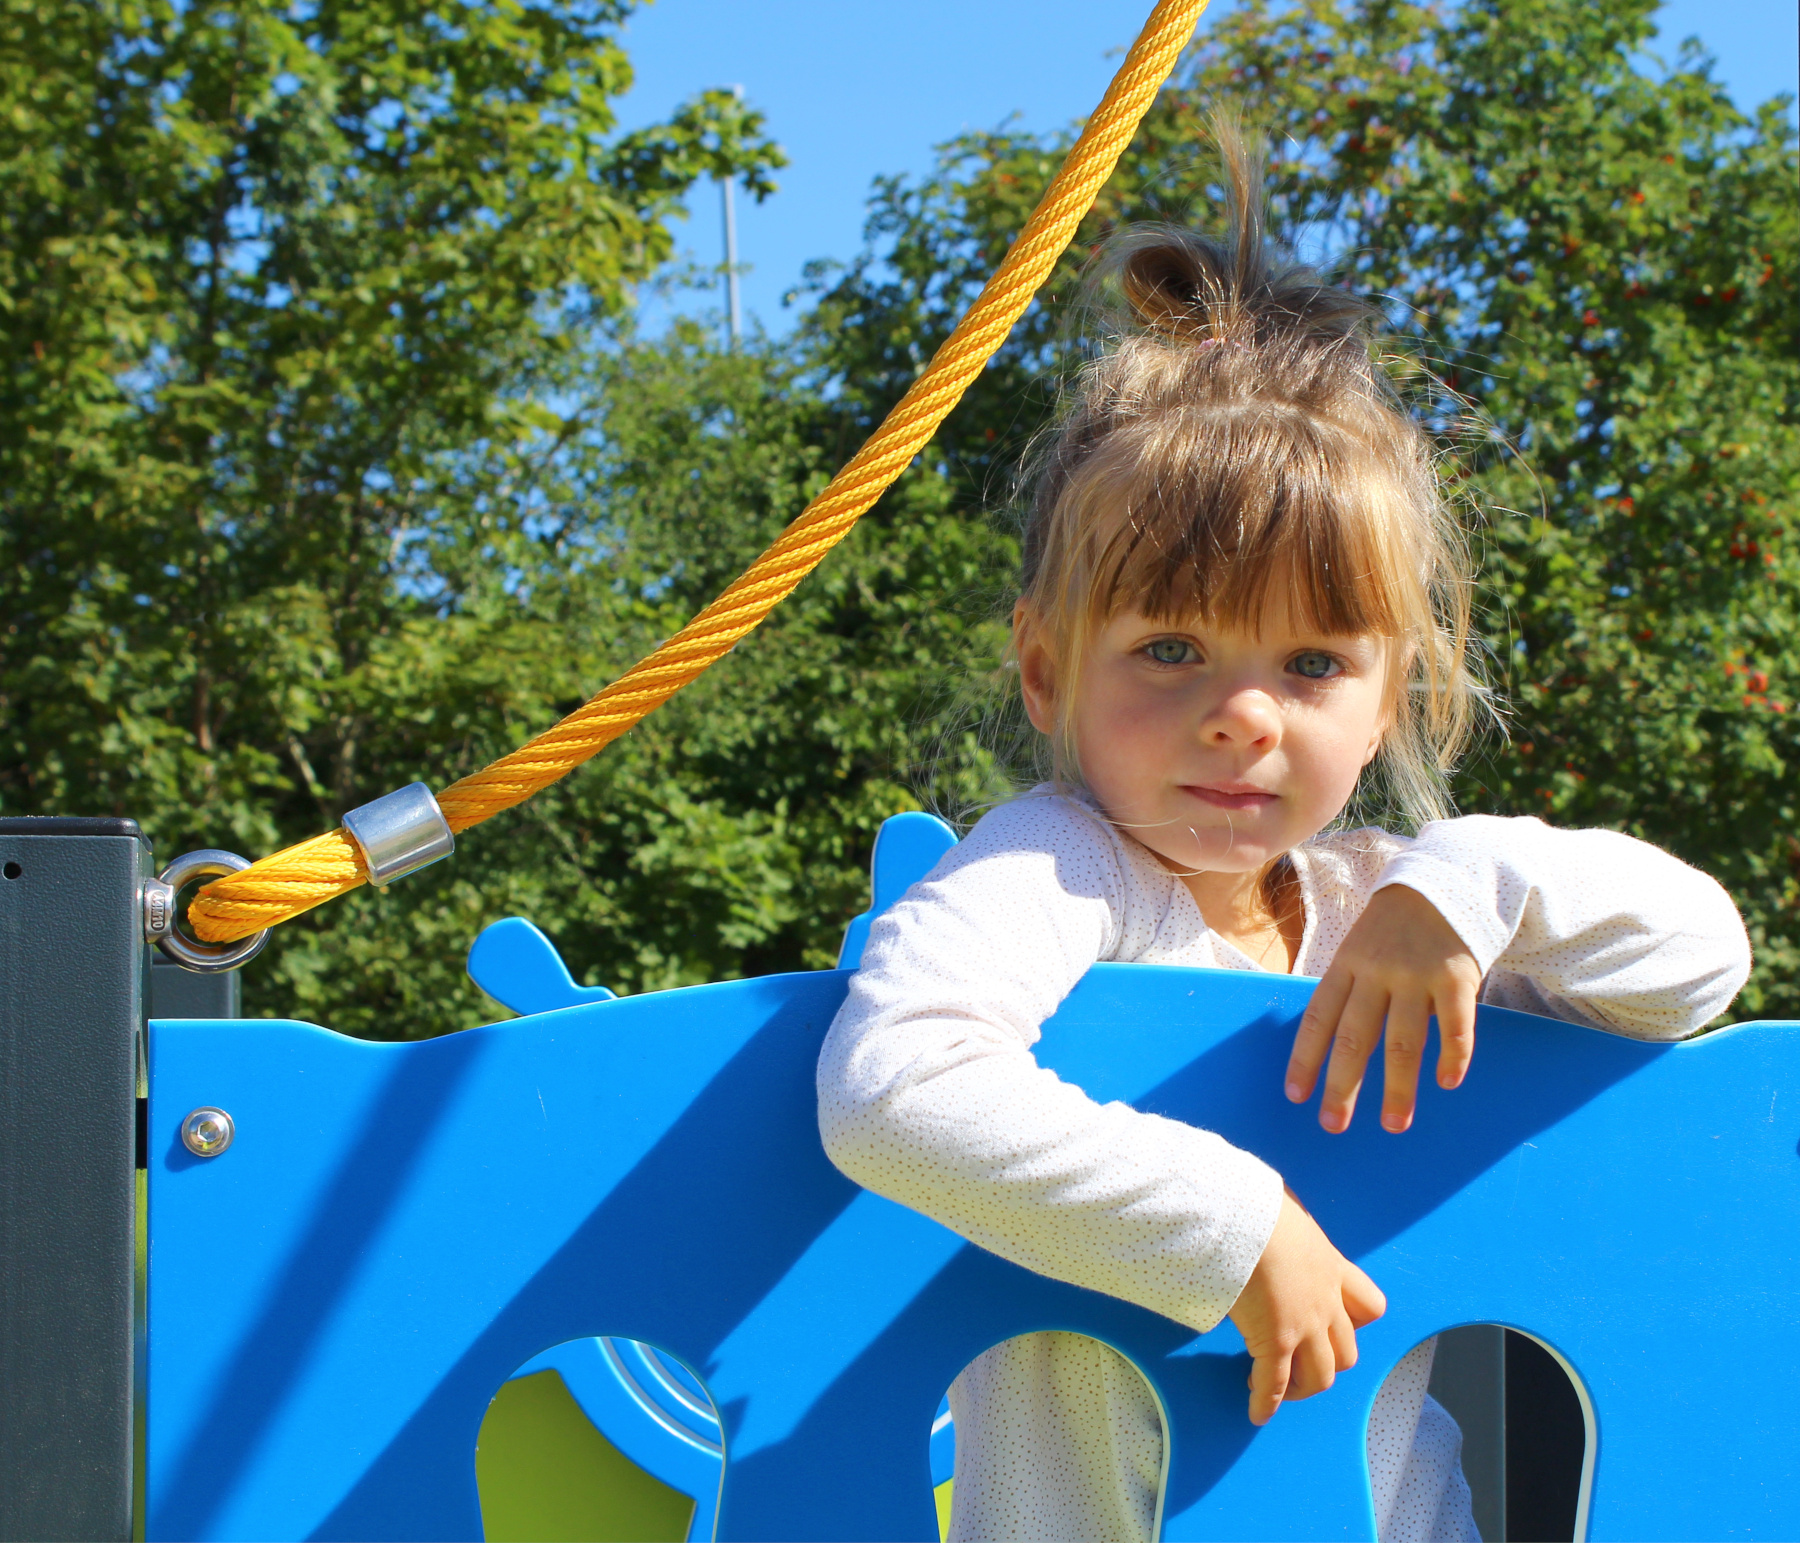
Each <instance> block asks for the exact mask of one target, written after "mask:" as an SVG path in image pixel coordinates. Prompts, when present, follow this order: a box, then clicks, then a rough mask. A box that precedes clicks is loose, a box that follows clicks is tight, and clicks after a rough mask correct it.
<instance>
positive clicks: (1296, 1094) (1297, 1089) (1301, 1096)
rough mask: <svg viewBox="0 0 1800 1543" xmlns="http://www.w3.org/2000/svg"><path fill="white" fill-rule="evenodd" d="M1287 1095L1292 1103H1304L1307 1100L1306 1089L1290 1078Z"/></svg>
mask: <svg viewBox="0 0 1800 1543" xmlns="http://www.w3.org/2000/svg"><path fill="white" fill-rule="evenodd" d="M1287 1096H1288V1102H1289V1103H1290V1104H1299V1103H1304V1102H1305V1101H1306V1089H1305V1088H1303V1087H1301V1086H1300V1084H1299V1083H1297V1082H1295V1081H1293V1080H1292V1079H1291V1078H1290V1079H1289V1081H1288V1085H1287Z"/></svg>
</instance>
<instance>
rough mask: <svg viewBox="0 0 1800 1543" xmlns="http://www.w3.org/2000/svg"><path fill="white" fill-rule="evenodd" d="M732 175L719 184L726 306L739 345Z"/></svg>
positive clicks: (741, 321)
mask: <svg viewBox="0 0 1800 1543" xmlns="http://www.w3.org/2000/svg"><path fill="white" fill-rule="evenodd" d="M734 180H735V179H734V178H731V177H721V178H720V179H719V186H720V188H721V189H722V190H723V191H724V197H725V306H726V311H727V314H728V317H729V320H728V322H727V325H728V327H729V328H730V340H731V346H732V347H733V348H735V347H737V340H738V334H739V333H740V332H742V331H743V329H744V317H743V311H742V308H741V306H740V304H739V301H738V250H737V211H736V210H735V209H734V208H733V206H732V201H731V184H732V182H733V181H734Z"/></svg>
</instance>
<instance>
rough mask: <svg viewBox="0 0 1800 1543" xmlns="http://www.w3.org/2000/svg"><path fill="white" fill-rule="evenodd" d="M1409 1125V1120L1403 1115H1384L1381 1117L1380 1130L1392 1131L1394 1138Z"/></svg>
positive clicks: (1410, 1122)
mask: <svg viewBox="0 0 1800 1543" xmlns="http://www.w3.org/2000/svg"><path fill="white" fill-rule="evenodd" d="M1411 1124H1412V1121H1411V1119H1409V1118H1408V1117H1407V1116H1406V1115H1403V1114H1384V1115H1383V1116H1382V1117H1381V1125H1382V1128H1383V1129H1384V1130H1390V1131H1392V1132H1393V1133H1394V1134H1395V1135H1396V1136H1397V1135H1399V1134H1400V1132H1401V1131H1403V1130H1405V1129H1406V1127H1407V1126H1409V1125H1411Z"/></svg>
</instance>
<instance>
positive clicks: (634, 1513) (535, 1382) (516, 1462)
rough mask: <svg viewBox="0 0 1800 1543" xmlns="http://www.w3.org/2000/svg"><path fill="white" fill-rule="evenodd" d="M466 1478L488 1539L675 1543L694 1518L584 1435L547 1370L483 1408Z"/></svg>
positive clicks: (615, 1453)
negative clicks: (476, 1493)
mask: <svg viewBox="0 0 1800 1543" xmlns="http://www.w3.org/2000/svg"><path fill="white" fill-rule="evenodd" d="M475 1482H476V1484H477V1485H478V1486H479V1488H480V1490H481V1521H482V1527H483V1529H484V1530H485V1532H486V1534H487V1538H488V1543H681V1540H682V1539H684V1538H686V1537H687V1529H688V1522H689V1520H690V1519H691V1518H692V1516H693V1513H694V1502H693V1501H692V1500H691V1499H690V1498H689V1497H688V1496H686V1495H684V1494H682V1493H681V1492H680V1491H679V1490H673V1489H670V1488H669V1486H668V1485H666V1484H664V1483H662V1482H661V1481H660V1480H658V1479H654V1478H652V1477H651V1476H650V1475H649V1474H647V1473H645V1472H644V1470H643V1469H642V1468H640V1467H638V1466H637V1464H636V1463H634V1462H632V1461H631V1459H630V1458H628V1457H626V1456H625V1454H624V1453H622V1452H621V1451H619V1449H618V1448H617V1447H615V1446H614V1445H613V1444H612V1443H611V1442H610V1441H608V1440H607V1439H606V1438H605V1437H604V1436H602V1435H601V1434H600V1432H599V1431H597V1430H595V1429H594V1427H593V1424H592V1423H591V1422H590V1421H589V1420H588V1417H587V1416H586V1415H584V1414H583V1413H582V1412H581V1406H580V1405H579V1404H577V1403H576V1402H575V1400H574V1399H573V1398H572V1397H570V1395H569V1390H568V1389H567V1388H566V1387H564V1386H563V1380H562V1378H561V1377H559V1376H557V1374H556V1373H555V1372H537V1373H534V1374H533V1375H532V1376H530V1377H520V1378H518V1379H516V1380H515V1381H512V1382H509V1383H506V1384H505V1385H504V1386H503V1387H502V1388H501V1389H500V1391H499V1393H498V1394H497V1395H496V1396H495V1398H494V1401H493V1403H491V1404H489V1405H488V1412H487V1418H485V1419H484V1420H483V1421H482V1422H481V1434H480V1436H479V1437H478V1438H477V1439H476V1443H475Z"/></svg>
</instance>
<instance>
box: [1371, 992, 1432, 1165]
mask: <svg viewBox="0 0 1800 1543" xmlns="http://www.w3.org/2000/svg"><path fill="white" fill-rule="evenodd" d="M1430 1023H1431V1004H1430V1003H1429V1002H1428V1001H1426V999H1425V998H1424V997H1399V996H1397V997H1395V998H1394V999H1393V1000H1392V1001H1391V1002H1389V1004H1388V1013H1387V1049H1386V1058H1385V1060H1384V1061H1383V1063H1382V1078H1381V1127H1382V1129H1383V1130H1390V1131H1393V1132H1394V1133H1395V1134H1396V1135H1398V1134H1399V1133H1400V1132H1401V1131H1403V1130H1405V1129H1406V1128H1407V1127H1408V1126H1409V1125H1411V1124H1412V1121H1413V1107H1414V1105H1415V1104H1416V1103H1417V1102H1418V1098H1419V1063H1420V1062H1421V1061H1422V1060H1424V1058H1425V1039H1426V1036H1427V1034H1428V1033H1429V1025H1430Z"/></svg>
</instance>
